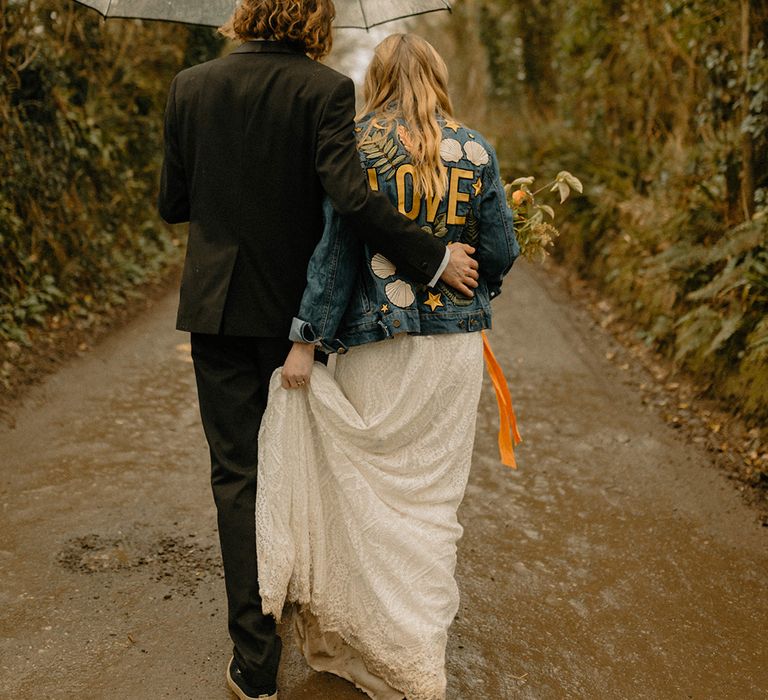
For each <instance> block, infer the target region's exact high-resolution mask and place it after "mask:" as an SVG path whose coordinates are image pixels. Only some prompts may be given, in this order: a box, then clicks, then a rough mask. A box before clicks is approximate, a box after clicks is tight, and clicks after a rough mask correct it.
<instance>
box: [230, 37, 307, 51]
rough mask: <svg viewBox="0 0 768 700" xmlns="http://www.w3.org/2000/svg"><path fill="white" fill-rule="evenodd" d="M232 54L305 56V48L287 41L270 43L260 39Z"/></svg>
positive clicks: (238, 48) (246, 44) (248, 43)
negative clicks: (290, 54) (288, 54)
mask: <svg viewBox="0 0 768 700" xmlns="http://www.w3.org/2000/svg"><path fill="white" fill-rule="evenodd" d="M232 53H292V54H303V53H304V51H303V48H302V47H301V46H299V45H297V44H291V43H289V42H287V41H268V40H266V39H259V40H256V41H246V42H245V43H244V44H242V45H241V46H238V47H237V48H236V49H235V50H234V51H233V52H232Z"/></svg>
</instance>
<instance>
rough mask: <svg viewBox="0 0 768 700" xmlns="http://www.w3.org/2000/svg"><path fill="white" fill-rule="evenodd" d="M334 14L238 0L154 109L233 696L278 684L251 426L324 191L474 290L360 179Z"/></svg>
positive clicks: (314, 1)
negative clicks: (199, 59)
mask: <svg viewBox="0 0 768 700" xmlns="http://www.w3.org/2000/svg"><path fill="white" fill-rule="evenodd" d="M333 16H334V8H333V3H332V0H302V1H300V2H296V0H244V1H243V2H242V3H241V4H240V6H239V7H238V9H237V10H236V11H235V13H234V15H233V16H232V18H231V19H230V21H229V22H228V24H227V25H225V27H224V28H222V31H223V32H224V33H225V34H227V35H228V36H230V37H231V38H236V39H240V40H242V41H244V42H245V43H243V44H242V46H240V48H238V49H235V51H234V52H233V53H232V54H230V55H229V56H227V57H225V58H221V59H216V60H214V61H209V62H207V63H204V64H202V65H198V66H195V67H193V68H190V69H188V70H185V71H182V72H181V73H179V74H178V75H177V76H176V77H175V78H174V80H173V83H172V84H171V88H170V94H169V96H168V104H167V108H166V115H165V159H164V163H163V170H162V178H161V187H160V196H159V209H160V213H161V215H162V217H163V218H164V219H165V220H166V221H167V222H169V223H181V222H186V221H188V222H189V240H188V247H187V256H186V261H185V264H184V272H183V278H182V283H181V293H180V303H179V311H178V318H177V328H178V329H179V330H184V331H190V332H191V334H192V336H191V342H192V357H193V360H194V368H195V377H196V380H197V389H198V398H199V403H200V413H201V418H202V423H203V428H204V431H205V435H206V438H207V440H208V445H209V448H210V456H211V481H212V487H213V495H214V500H215V502H216V508H217V513H218V526H219V538H220V542H221V552H222V559H223V563H224V577H225V585H226V590H227V601H228V620H229V633H230V636H231V637H232V641H233V643H234V654H233V659H232V660H231V661H230V664H229V666H228V668H227V680H228V683H229V686H230V688H231V689H232V690H233V692H234V693H235V694H236V695H237V696H238V697H240V698H241V699H242V700H247V699H248V698H257V697H261V698H276V696H277V695H276V694H277V686H276V678H277V667H278V661H279V658H280V650H281V641H280V638H279V637H278V636H277V634H276V631H275V621H274V619H273V618H272V617H271V616H265V615H264V614H263V613H262V611H261V598H260V596H259V586H258V578H257V566H256V544H255V543H256V533H255V522H254V507H255V495H256V471H257V470H256V463H257V438H258V432H259V426H260V423H261V418H262V415H263V412H264V408H265V406H266V401H267V393H268V388H269V380H270V377H271V375H272V373H273V371H274V370H275V369H276V368H277V367H279V366H280V365H282V364H283V362H284V360H285V358H286V355H287V354H288V351H289V349H290V347H291V343H290V341H289V340H288V334H289V330H290V325H291V320H292V318H293V317H294V316H295V315H296V313H297V311H298V308H299V304H300V300H301V296H302V293H303V291H304V287H305V284H306V271H307V265H308V262H309V259H310V257H311V255H312V252H313V250H314V248H315V246H316V244H317V243H318V241H319V240H320V237H321V233H322V228H323V220H322V211H321V210H322V200H323V198H324V196H325V195H326V194H328V195H329V196H330V198H331V200H332V201H333V204H334V206H335V207H336V209H337V210H338V211H339V212H340V213H342V214H343V215H344V216H346V217H347V219H348V221H349V222H350V223H351V224H352V226H351V228H352V229H353V230H354V231H356V233H357V234H358V235H359V236H360V237H361V238H362V239H364V240H365V241H367V242H368V243H369V244H370V245H371V246H372V247H373V248H374V249H376V250H378V251H380V252H381V253H382V254H384V255H386V256H387V257H388V258H390V259H391V260H392V261H393V262H394V263H395V264H396V265H397V267H398V270H401V271H402V272H403V274H404V275H405V276H406V277H409V278H410V279H412V280H413V281H414V282H422V283H425V284H434V283H436V282H437V280H438V279H442V280H443V281H444V282H446V283H447V284H449V285H451V286H453V287H455V288H456V289H458V290H459V291H461V292H462V293H464V294H467V295H468V296H471V295H472V291H471V289H473V288H475V287H477V281H476V279H477V263H476V262H475V261H474V260H472V259H471V258H470V257H469V256H468V254H467V253H468V252H472V249H465V248H464V247H461V246H456V247H452V248H451V249H447V248H446V247H445V245H444V244H443V243H441V242H440V241H439V240H438V239H436V238H433V237H431V236H429V235H427V234H425V233H423V232H422V231H421V230H420V229H419V227H418V226H417V225H416V224H414V223H413V222H411V221H409V220H407V219H406V218H405V217H403V216H401V215H400V214H399V213H398V212H397V211H396V210H395V209H394V208H393V207H392V206H391V205H390V204H389V202H388V200H386V199H385V197H384V196H383V195H380V194H379V193H374V192H371V191H370V190H369V188H368V184H367V181H366V179H365V177H364V175H363V172H362V170H361V168H360V164H359V160H358V154H357V149H356V143H355V134H354V123H353V118H354V106H355V100H354V86H353V83H352V81H351V80H350V79H349V78H347V77H345V76H343V75H341V74H339V73H336V72H335V71H333V70H331V69H330V68H327V67H326V66H324V65H322V64H321V63H319V62H318V61H317V59H320V58H322V57H323V56H325V55H326V54H327V53H328V52H329V51H330V48H331V41H332V39H331V22H332V20H333ZM313 59H314V60H313Z"/></svg>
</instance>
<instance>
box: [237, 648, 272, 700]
mask: <svg viewBox="0 0 768 700" xmlns="http://www.w3.org/2000/svg"><path fill="white" fill-rule="evenodd" d="M227 685H228V686H229V689H230V690H231V691H232V692H233V693H234V694H235V695H237V697H238V698H240V700H277V690H274V691H272V692H271V693H270V692H264V691H263V690H256V689H255V688H254V687H253V686H252V685H251V684H250V683H249V682H248V681H247V680H245V677H244V676H243V672H242V671H241V670H240V667H239V666H238V665H237V661H235V657H234V656H233V657H232V658H231V659H230V660H229V664H227Z"/></svg>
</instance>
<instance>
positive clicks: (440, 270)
mask: <svg viewBox="0 0 768 700" xmlns="http://www.w3.org/2000/svg"><path fill="white" fill-rule="evenodd" d="M450 260H451V251H450V250H449V249H448V248H447V247H446V249H445V255H444V256H443V262H441V263H440V267H438V268H437V272H436V273H435V276H434V277H433V278H432V279H431V280H430V282H429V284H428V285H427V286H428V287H434V286H435V285H436V284H437V281H438V280H439V279H440V276H441V275H442V274H443V272H445V268H446V267H448V263H449V262H450Z"/></svg>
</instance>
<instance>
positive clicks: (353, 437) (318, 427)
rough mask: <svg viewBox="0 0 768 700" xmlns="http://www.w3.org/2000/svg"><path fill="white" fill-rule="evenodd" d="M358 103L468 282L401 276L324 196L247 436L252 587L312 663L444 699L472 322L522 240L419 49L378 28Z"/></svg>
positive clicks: (476, 142)
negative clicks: (290, 315)
mask: <svg viewBox="0 0 768 700" xmlns="http://www.w3.org/2000/svg"><path fill="white" fill-rule="evenodd" d="M365 101H366V104H365V108H364V116H361V117H360V118H359V120H358V123H357V127H356V131H357V135H358V147H359V153H360V160H361V165H362V167H363V168H364V169H365V170H366V172H367V174H368V178H369V182H370V185H371V187H372V188H373V189H379V190H381V191H383V192H385V193H387V194H388V195H389V197H390V198H391V200H392V201H393V202H394V203H395V204H396V205H397V206H398V208H399V209H400V211H401V212H402V213H404V214H405V215H406V216H409V217H410V218H412V219H415V220H417V221H418V223H419V224H420V225H421V226H422V227H423V228H424V229H425V230H427V231H429V232H430V233H431V234H433V235H435V236H438V237H441V238H444V239H445V240H446V241H450V243H449V245H464V246H466V247H467V250H468V251H470V252H471V253H473V254H474V255H475V258H476V259H477V261H478V263H479V279H478V280H477V282H478V287H477V289H476V290H475V293H474V295H473V296H472V297H468V296H462V295H461V294H458V293H456V292H455V291H453V290H452V289H451V288H449V287H447V286H445V285H443V284H442V283H439V282H438V283H437V284H436V285H435V286H434V287H426V286H423V285H422V286H419V285H416V284H413V283H411V282H410V281H409V280H408V279H406V278H405V277H401V276H400V275H399V274H398V270H397V269H396V268H395V266H394V265H393V264H392V263H391V262H390V261H389V260H387V259H386V258H384V257H383V256H381V255H380V254H376V251H372V250H370V249H368V248H367V247H366V246H365V245H363V244H360V243H358V242H357V241H358V240H359V239H358V238H357V237H355V236H352V235H349V234H348V233H347V232H346V231H345V224H344V222H343V221H342V220H340V219H339V217H338V216H336V215H335V214H334V212H333V210H332V209H331V208H330V206H328V207H327V208H326V227H325V232H324V234H323V238H322V240H321V242H320V244H319V245H318V247H317V249H316V250H315V253H314V256H313V258H312V261H311V262H310V265H309V270H308V283H307V289H306V291H305V294H304V298H303V301H302V304H301V309H300V311H299V315H298V317H297V318H296V319H294V325H293V330H292V333H291V337H292V340H294V341H295V342H294V345H293V348H292V350H291V352H290V354H289V356H288V358H287V359H286V362H285V365H284V367H283V368H282V371H280V370H278V371H276V372H275V374H274V376H273V378H272V383H271V386H270V396H269V403H268V407H267V412H266V415H265V417H264V420H263V423H262V428H261V433H260V436H259V474H258V481H257V483H258V492H257V503H256V508H257V512H256V519H257V533H258V534H257V550H258V561H259V571H260V586H261V595H262V601H263V609H264V612H265V613H271V614H273V615H274V616H275V617H276V618H277V619H278V620H279V619H280V618H281V615H282V613H283V609H284V607H285V606H286V605H287V604H289V603H293V604H295V605H293V606H292V609H293V611H294V616H293V619H294V625H295V629H296V633H297V639H298V642H299V645H300V648H301V651H302V653H303V654H304V656H305V658H306V660H307V662H308V663H309V665H310V666H312V667H313V668H314V669H316V670H318V671H329V672H331V673H334V674H337V675H339V676H341V677H343V678H346V679H348V680H349V681H351V682H353V683H354V684H355V685H357V687H359V688H360V689H362V690H363V691H364V692H365V693H367V694H368V695H369V696H370V697H371V698H374V699H375V700H401V699H402V698H403V697H404V696H405V697H406V698H408V700H439V699H442V698H444V697H445V692H446V676H445V649H446V643H447V638H448V628H449V626H450V624H451V622H452V621H453V618H454V616H455V615H456V612H457V610H458V604H459V591H458V587H457V585H456V581H455V578H454V571H455V566H456V542H457V540H458V539H459V538H460V537H461V534H462V526H461V525H460V524H459V522H458V520H457V518H456V511H457V508H458V506H459V504H460V503H461V500H462V498H463V496H464V491H465V488H466V484H467V479H468V476H469V469H470V463H471V456H472V447H473V442H474V432H475V418H476V413H477V406H478V401H479V396H480V388H481V383H482V369H483V366H482V362H483V342H482V338H481V333H480V331H481V330H483V329H484V328H488V327H490V325H491V308H490V300H491V298H493V297H495V296H496V295H497V294H498V293H499V292H500V289H501V283H502V278H503V277H504V275H505V274H506V273H507V272H508V271H509V269H510V267H511V266H512V263H513V262H514V260H515V258H516V257H517V256H518V254H519V247H518V244H517V241H516V239H515V235H514V232H513V226H512V216H511V212H510V211H509V208H508V207H507V204H506V199H505V196H504V189H503V185H502V183H501V180H500V177H499V170H498V163H497V160H496V155H495V153H494V151H493V149H492V148H491V146H490V145H489V144H488V143H487V141H486V140H485V139H484V138H483V137H482V135H481V134H479V133H478V132H477V131H475V130H473V129H470V128H468V127H466V126H463V125H462V124H460V123H459V122H457V121H456V120H455V119H454V118H453V116H452V107H451V102H450V99H449V97H448V90H447V70H446V67H445V63H444V62H443V61H442V59H441V58H440V56H439V55H438V54H437V52H436V51H435V49H434V48H433V47H432V46H431V45H430V44H428V43H427V42H426V41H425V40H424V39H421V38H419V37H417V36H414V35H408V34H398V35H392V36H390V37H388V38H387V39H385V40H384V41H383V42H382V43H381V44H380V45H379V46H378V47H377V48H376V50H375V54H374V57H373V60H372V62H371V65H370V67H369V69H368V73H367V76H366V81H365ZM317 346H320V347H321V348H322V349H324V350H326V351H327V352H335V353H337V362H336V366H335V370H334V371H331V370H330V369H328V368H327V367H326V366H324V365H322V364H320V363H314V362H313V353H314V350H315V348H316V347H317ZM286 389H289V390H286ZM296 389H299V390H296Z"/></svg>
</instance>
